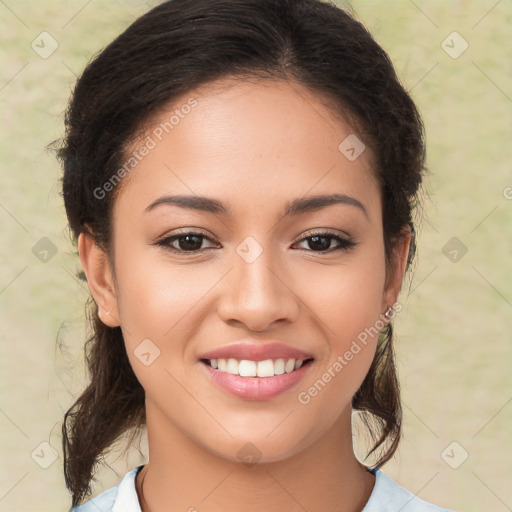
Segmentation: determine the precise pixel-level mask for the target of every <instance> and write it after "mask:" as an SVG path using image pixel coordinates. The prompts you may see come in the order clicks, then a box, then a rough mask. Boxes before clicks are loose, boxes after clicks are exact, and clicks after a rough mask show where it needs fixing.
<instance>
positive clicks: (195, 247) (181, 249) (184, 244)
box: [155, 231, 212, 253]
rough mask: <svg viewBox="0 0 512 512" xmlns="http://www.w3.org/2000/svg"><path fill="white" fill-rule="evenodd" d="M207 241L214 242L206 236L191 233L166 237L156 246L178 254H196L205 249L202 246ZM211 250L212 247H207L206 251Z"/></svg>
mask: <svg viewBox="0 0 512 512" xmlns="http://www.w3.org/2000/svg"><path fill="white" fill-rule="evenodd" d="M205 240H207V241H209V242H212V240H211V239H210V238H209V237H207V236H206V235H203V234H202V233H195V232H192V231H191V232H187V233H180V234H178V235H173V236H168V237H165V238H163V239H162V240H160V241H158V242H157V243H156V244H155V245H158V246H161V247H164V248H165V249H167V250H169V251H172V252H176V253H196V252H201V251H202V250H203V249H204V248H202V245H203V242H204V241H205ZM209 248H211V247H206V249H209Z"/></svg>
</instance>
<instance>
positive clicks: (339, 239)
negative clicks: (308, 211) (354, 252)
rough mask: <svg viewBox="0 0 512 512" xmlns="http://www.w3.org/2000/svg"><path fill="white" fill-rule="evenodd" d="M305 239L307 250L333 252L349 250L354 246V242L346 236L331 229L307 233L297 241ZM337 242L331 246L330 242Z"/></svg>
mask: <svg viewBox="0 0 512 512" xmlns="http://www.w3.org/2000/svg"><path fill="white" fill-rule="evenodd" d="M304 241H306V242H307V245H308V247H307V248H306V249H307V250H308V251H309V252H311V251H312V252H324V253H325V252H334V251H349V250H350V249H352V248H353V247H355V246H356V243H355V242H353V241H352V240H350V239H349V238H347V237H343V236H341V235H339V234H337V233H334V232H332V231H319V232H314V233H308V236H306V237H305V238H302V240H300V241H299V243H302V242H304ZM333 241H334V242H335V243H337V244H338V245H337V246H336V247H331V244H332V242H333Z"/></svg>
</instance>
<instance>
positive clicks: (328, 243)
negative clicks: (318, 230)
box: [309, 236, 331, 249]
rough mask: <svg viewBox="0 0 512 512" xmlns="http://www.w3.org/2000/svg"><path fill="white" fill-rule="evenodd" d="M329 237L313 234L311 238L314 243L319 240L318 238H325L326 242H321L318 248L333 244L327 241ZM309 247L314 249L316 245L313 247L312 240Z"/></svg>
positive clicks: (326, 247) (325, 247)
mask: <svg viewBox="0 0 512 512" xmlns="http://www.w3.org/2000/svg"><path fill="white" fill-rule="evenodd" d="M328 238H329V237H326V236H312V237H311V240H312V241H313V245H315V243H316V242H317V241H318V240H323V241H324V243H323V244H319V245H318V246H317V247H316V248H317V249H329V246H330V245H331V244H330V242H326V240H327V239H328ZM309 247H310V249H314V248H315V247H312V246H311V242H310V243H309Z"/></svg>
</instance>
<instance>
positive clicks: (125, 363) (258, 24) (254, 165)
mask: <svg viewBox="0 0 512 512" xmlns="http://www.w3.org/2000/svg"><path fill="white" fill-rule="evenodd" d="M66 128H67V132H66V138H65V144H64V146H63V148H62V150H61V153H60V157H61V159H62V161H63V166H64V178H63V196H64V201H65V207H66V212H67V215H68V219H69V224H70V227H71V229H72V231H73V234H74V236H75V237H76V239H77V242H78V249H79V254H80V261H81V263H82V266H83V269H84V272H85V275H86V278H87V283H88V285H89V289H90V291H91V295H92V298H93V299H94V301H93V302H92V303H91V320H92V326H93V336H92V338H91V339H90V340H89V345H88V364H89V369H90V374H91V383H90V385H89V386H88V387H87V389H86V390H85V391H84V393H83V394H82V395H81V396H80V397H79V398H78V400H77V402H76V403H75V404H74V405H73V406H72V407H71V409H70V410H69V411H68V413H67V414H66V416H65V419H64V425H63V435H64V440H63V448H64V458H65V462H64V471H65V478H66V484H67V486H68V488H69V490H70V491H71V493H72V505H73V507H74V508H73V509H72V510H76V511H80V512H88V511H91V510H98V509H99V510H102V511H113V512H116V511H117V512H119V511H123V512H130V511H143V512H155V511H156V512H158V511H161V510H162V511H163V510H165V511H178V510H191V511H192V510H210V511H220V510H222V511H224V512H225V511H230V510H244V511H253V510H254V511H256V510H266V511H274V510H288V511H294V510H297V511H299V510H307V511H310V512H312V511H316V510H336V511H344V512H349V511H350V512H355V511H364V512H373V511H377V510H378V511H379V512H385V511H397V510H402V511H404V512H411V511H418V510H421V511H439V510H444V509H440V508H438V507H436V506H434V505H431V504H428V503H426V502H424V501H422V500H420V499H419V498H417V497H415V496H414V495H413V494H412V493H410V492H409V491H407V490H405V489H404V488H402V487H400V486H399V485H398V484H397V483H395V482H394V481H393V480H392V479H390V478H389V477H388V476H386V475H385V474H384V473H383V472H382V471H381V470H380V469H378V468H379V467H380V466H381V465H382V464H384V463H385V462H386V461H388V460H389V459H390V458H391V457H392V455H393V453H394V452H395V450H396V448H397V446H398V442H399V439H400V426H401V408H400V399H399V388H398V382H397V377H396V371H395V366H394V360H393V345H392V341H393V339H392V338H393V337H392V332H393V331H392V324H391V320H392V319H393V317H394V316H395V314H396V313H397V312H399V311H400V309H401V304H400V302H399V301H398V294H399V292H400V287H401V283H402V280H403V277H404V273H405V271H406V269H407V267H408V265H409V263H410V261H411V258H412V256H413V254H414V247H415V246H414V229H413V224H412V211H413V207H414V203H415V201H416V198H417V190H418V187H419V185H420V183H421V179H422V174H423V171H424V156H425V154H424V153H425V152H424V141H423V128H422V123H421V119H420V116H419V114H418V112H417V109H416V107H415V105H414V103H413V102H412V100H411V98H410V97H409V96H408V94H407V93H406V91H405V90H404V89H403V87H402V86H401V85H400V83H399V81H398V79H397V77H396V75H395V72H394V70H393V67H392V64H391V62H390V61H389V58H388V56H387V55H386V53H385V52H384V51H383V50H382V49H381V48H380V47H379V46H378V45H377V43H376V42H375V41H374V40H373V38H372V37H371V36H370V34H369V33H368V32H367V31H366V30H365V29H364V28H363V26H362V25H361V24H360V23H359V22H357V21H355V20H354V19H353V18H352V17H351V16H350V15H349V14H347V13H346V12H345V11H343V10H341V9H339V8H337V7H336V6H334V5H331V4H328V3H325V2H322V1H320V0H245V1H235V0H212V1H209V2H204V1H203V0H171V1H168V2H164V3H162V4H161V5H159V6H158V7H156V8H154V9H153V10H151V11H150V12H148V13H147V14H146V15H144V16H143V17H141V18H140V19H138V20H137V21H135V22H134V23H133V24H132V25H131V26H130V27H129V28H128V29H127V30H126V31H125V32H124V33H123V34H121V35H120V36H119V37H118V38H117V39H116V40H115V41H113V42H112V43H111V44H110V45H109V46H108V47H107V48H106V49H104V50H103V51H102V52H101V53H100V54H99V55H98V56H96V58H95V59H94V60H93V61H92V62H91V63H90V64H89V65H88V66H87V68H86V69H85V71H84V73H83V75H82V76H81V77H80V79H79V80H78V83H77V85H76V88H75V90H74V93H73V97H72V100H71V102H70V106H69V109H68V113H67V116H66ZM354 411H360V412H361V414H362V416H363V419H364V420H365V422H366V424H367V426H368V428H369V429H370V433H371V435H372V437H373V439H374V441H375V442H374V445H373V446H372V448H371V450H370V453H371V454H373V455H374V456H375V457H376V463H375V464H373V465H372V466H370V467H368V466H366V465H364V464H362V463H361V462H359V460H358V459H357V458H356V456H355V454H354V449H353V445H352V428H351V418H352V413H353V412H354ZM143 426H146V428H147V435H148V447H149V461H148V462H147V463H146V464H145V465H141V466H139V467H137V468H134V469H132V470H131V471H129V472H128V473H127V474H126V475H125V477H124V478H123V480H122V481H121V483H120V484H119V485H118V486H116V487H113V488H112V489H109V490H108V491H105V492H104V493H102V494H101V495H100V496H98V497H97V498H96V499H94V500H90V501H88V502H87V503H85V504H83V505H82V506H78V505H79V503H80V502H81V501H83V500H84V499H85V498H86V497H87V496H88V494H89V492H90V482H91V479H92V476H93V469H94V467H95V464H96V463H97V462H98V461H99V460H100V458H101V456H102V455H103V454H104V453H106V451H107V450H108V449H109V447H111V445H112V444H113V443H114V442H115V441H116V440H118V439H119V438H120V436H122V435H123V434H126V433H128V432H129V431H132V433H134V432H137V430H138V429H140V428H141V427H143Z"/></svg>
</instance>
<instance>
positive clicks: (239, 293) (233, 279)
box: [217, 241, 300, 331]
mask: <svg viewBox="0 0 512 512" xmlns="http://www.w3.org/2000/svg"><path fill="white" fill-rule="evenodd" d="M255 245H256V244H255V243H254V241H253V242H252V244H250V243H249V246H245V249H247V247H249V250H248V251H245V252H244V246H243V244H241V245H240V246H239V248H237V251H234V254H233V258H232V260H231V261H232V270H231V272H229V273H228V275H227V276H226V279H225V280H224V283H223V288H222V291H221V293H220V296H219V303H218V308H217V311H218V314H219V316H220V317H221V318H222V319H223V320H224V321H225V322H226V323H228V324H231V325H236V324H241V325H243V327H244V328H245V329H247V330H249V331H265V330H270V329H272V327H273V325H274V324H278V323H279V324H282V323H290V322H294V321H295V320H296V319H297V317H298V315H299V302H300V301H299V298H298V297H297V295H296V293H295V292H294V281H295V280H296V277H297V276H293V275H292V274H291V273H290V271H289V270H288V271H286V270H285V266H284V265H283V264H282V261H281V259H280V258H279V255H277V254H275V251H272V250H269V249H263V247H261V246H260V247H261V249H259V248H258V247H255ZM255 251H256V254H258V252H260V251H261V254H259V255H257V256H256V257H255V259H254V256H255V254H254V252H255ZM251 252H252V253H253V254H252V255H251ZM251 256H252V257H251Z"/></svg>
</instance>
